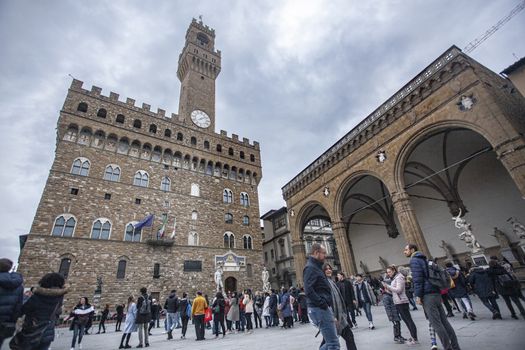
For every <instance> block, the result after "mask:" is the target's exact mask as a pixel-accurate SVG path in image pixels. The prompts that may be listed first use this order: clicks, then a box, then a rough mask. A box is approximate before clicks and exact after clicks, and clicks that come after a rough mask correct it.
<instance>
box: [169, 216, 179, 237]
mask: <svg viewBox="0 0 525 350" xmlns="http://www.w3.org/2000/svg"><path fill="white" fill-rule="evenodd" d="M176 227H177V219H176V218H174V219H173V232H171V236H170V238H171V239H174V238H175V234H176V233H175V228H176Z"/></svg>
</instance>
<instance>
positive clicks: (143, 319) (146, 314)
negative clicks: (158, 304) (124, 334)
mask: <svg viewBox="0 0 525 350" xmlns="http://www.w3.org/2000/svg"><path fill="white" fill-rule="evenodd" d="M137 310H138V311H137V318H136V320H135V323H136V324H137V326H138V330H139V345H138V346H137V348H142V347H143V345H145V346H146V347H148V346H149V341H148V340H149V334H148V326H149V322H150V321H151V297H150V296H149V295H148V290H147V289H146V287H142V288H140V296H139V297H138V299H137Z"/></svg>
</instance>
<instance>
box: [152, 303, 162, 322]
mask: <svg viewBox="0 0 525 350" xmlns="http://www.w3.org/2000/svg"><path fill="white" fill-rule="evenodd" d="M160 310H161V307H160V305H159V304H151V319H153V320H156V319H158V318H159V317H160Z"/></svg>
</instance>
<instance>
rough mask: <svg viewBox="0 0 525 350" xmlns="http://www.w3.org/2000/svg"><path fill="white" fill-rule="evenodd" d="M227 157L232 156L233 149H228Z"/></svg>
mask: <svg viewBox="0 0 525 350" xmlns="http://www.w3.org/2000/svg"><path fill="white" fill-rule="evenodd" d="M228 155H230V156H233V148H231V147H230V148H228Z"/></svg>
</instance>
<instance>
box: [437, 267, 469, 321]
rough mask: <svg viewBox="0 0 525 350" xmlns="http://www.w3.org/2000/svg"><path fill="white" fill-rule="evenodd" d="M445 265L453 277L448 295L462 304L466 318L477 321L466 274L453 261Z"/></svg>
mask: <svg viewBox="0 0 525 350" xmlns="http://www.w3.org/2000/svg"><path fill="white" fill-rule="evenodd" d="M445 266H446V268H447V273H448V274H449V276H450V277H451V279H452V282H451V283H450V289H449V290H448V295H449V296H450V297H451V298H454V299H456V301H457V303H458V304H459V305H461V308H462V309H463V318H464V319H466V318H470V319H471V320H472V321H475V320H476V315H475V314H474V311H473V310H472V305H471V302H470V298H469V297H468V292H467V281H466V279H465V276H463V273H462V272H461V271H459V270H458V269H456V268H455V267H454V265H453V264H452V262H450V261H449V262H447V263H446V264H445Z"/></svg>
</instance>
